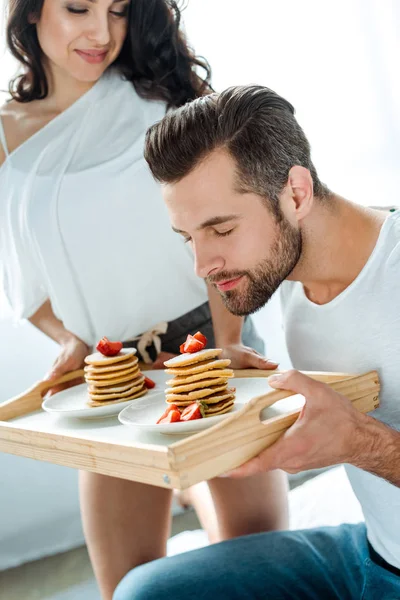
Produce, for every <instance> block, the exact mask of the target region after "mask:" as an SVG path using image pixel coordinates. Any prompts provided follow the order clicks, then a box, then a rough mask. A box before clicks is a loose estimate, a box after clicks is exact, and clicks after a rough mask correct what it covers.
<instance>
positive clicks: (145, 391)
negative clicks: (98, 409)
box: [87, 388, 147, 407]
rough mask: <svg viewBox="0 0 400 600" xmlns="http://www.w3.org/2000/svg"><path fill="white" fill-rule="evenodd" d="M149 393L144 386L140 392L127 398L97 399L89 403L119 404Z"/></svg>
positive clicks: (99, 404) (90, 404)
mask: <svg viewBox="0 0 400 600" xmlns="http://www.w3.org/2000/svg"><path fill="white" fill-rule="evenodd" d="M145 394H147V389H146V388H144V389H142V390H141V391H140V392H137V393H136V394H133V395H132V396H128V397H127V398H120V399H118V400H106V401H105V402H98V401H97V400H89V401H88V402H87V404H88V405H89V406H93V407H95V406H106V405H108V404H118V403H119V402H128V401H129V400H135V399H136V398H141V397H142V396H144V395H145Z"/></svg>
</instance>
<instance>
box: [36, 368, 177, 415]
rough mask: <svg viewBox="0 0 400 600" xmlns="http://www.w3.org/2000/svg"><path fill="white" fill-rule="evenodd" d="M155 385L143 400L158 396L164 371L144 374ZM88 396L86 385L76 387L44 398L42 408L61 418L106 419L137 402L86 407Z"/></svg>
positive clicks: (164, 378) (163, 378)
mask: <svg viewBox="0 0 400 600" xmlns="http://www.w3.org/2000/svg"><path fill="white" fill-rule="evenodd" d="M146 374H147V375H148V376H149V377H150V378H151V379H152V380H153V381H154V382H155V383H156V387H155V388H153V389H151V390H149V391H148V392H147V394H146V396H143V398H146V399H147V398H149V397H152V396H154V395H158V393H159V392H160V391H161V390H164V388H165V381H166V380H167V379H168V376H167V375H166V373H164V371H161V370H160V371H150V372H146V373H145V375H146ZM88 400H89V396H88V393H87V385H86V383H82V384H81V385H76V386H74V387H72V388H68V389H67V390H63V391H62V392H58V394H54V396H50V398H46V399H45V400H44V401H43V403H42V408H43V410H45V411H46V412H49V413H54V414H57V415H60V416H63V417H80V418H85V419H87V418H92V419H93V418H98V417H108V416H111V415H117V414H118V413H120V412H121V410H123V409H124V408H126V407H129V404H131V402H137V400H127V401H126V402H118V403H117V404H109V405H108V406H107V405H105V406H93V407H90V406H88V405H87V401H88Z"/></svg>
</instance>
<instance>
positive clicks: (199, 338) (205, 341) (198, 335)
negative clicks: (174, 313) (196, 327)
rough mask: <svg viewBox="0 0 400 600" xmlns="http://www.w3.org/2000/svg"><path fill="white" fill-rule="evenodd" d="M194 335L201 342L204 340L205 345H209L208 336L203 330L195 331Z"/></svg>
mask: <svg viewBox="0 0 400 600" xmlns="http://www.w3.org/2000/svg"><path fill="white" fill-rule="evenodd" d="M193 337H194V338H196V340H199V342H202V343H203V344H204V347H206V346H207V338H206V336H205V335H203V334H202V333H201V331H198V332H197V333H195V334H194V336H193Z"/></svg>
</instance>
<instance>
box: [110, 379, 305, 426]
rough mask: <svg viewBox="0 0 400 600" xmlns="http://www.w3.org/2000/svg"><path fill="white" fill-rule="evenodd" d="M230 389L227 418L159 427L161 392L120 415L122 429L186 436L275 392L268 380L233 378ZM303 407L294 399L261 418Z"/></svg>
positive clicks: (277, 405)
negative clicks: (231, 401) (232, 390)
mask: <svg viewBox="0 0 400 600" xmlns="http://www.w3.org/2000/svg"><path fill="white" fill-rule="evenodd" d="M229 385H232V386H233V387H235V388H236V400H235V404H234V405H233V409H232V410H231V411H229V412H228V413H225V414H224V415H217V416H215V417H207V418H206V419H195V420H194V421H184V422H178V423H160V424H159V425H157V423H156V422H157V420H158V419H159V418H160V416H161V415H162V414H163V412H164V410H165V409H166V402H165V394H164V392H160V393H159V394H154V395H153V396H152V397H149V396H145V397H144V398H139V399H138V400H134V401H133V402H132V404H131V405H130V406H127V407H126V408H124V410H122V411H121V412H120V414H119V415H118V419H119V420H120V421H121V423H122V424H123V425H127V426H128V427H134V428H139V429H141V430H142V431H147V432H157V433H164V434H167V435H168V434H169V435H177V434H182V435H187V434H189V433H195V432H196V431H201V430H202V429H207V428H208V427H212V425H215V424H216V423H218V422H219V421H222V420H223V419H226V418H227V417H229V416H230V415H231V414H232V413H233V412H236V411H238V410H240V409H241V408H243V405H244V404H246V402H248V401H249V400H251V398H254V397H256V396H260V395H262V394H266V393H268V392H270V391H272V388H271V387H270V386H269V385H268V383H267V380H266V379H265V377H243V378H238V379H235V378H234V379H230V380H229ZM300 398H302V397H300ZM303 403H304V400H300V399H299V396H291V397H290V398H287V399H285V400H281V401H280V402H277V403H276V404H274V406H273V407H270V408H267V409H265V410H263V411H262V414H261V418H262V419H268V418H270V417H272V416H275V415H277V414H282V413H285V412H289V411H291V410H295V409H297V408H299V407H300V406H302V404H303Z"/></svg>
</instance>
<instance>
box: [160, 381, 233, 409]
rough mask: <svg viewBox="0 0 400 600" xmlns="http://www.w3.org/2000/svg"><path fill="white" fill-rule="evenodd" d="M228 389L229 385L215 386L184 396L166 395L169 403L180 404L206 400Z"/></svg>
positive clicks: (187, 393) (184, 393) (186, 393)
mask: <svg viewBox="0 0 400 600" xmlns="http://www.w3.org/2000/svg"><path fill="white" fill-rule="evenodd" d="M226 389H227V384H225V385H215V386H210V387H208V388H203V389H202V390H193V391H192V392H183V393H182V394H166V398H167V402H172V403H173V404H178V403H179V402H189V403H190V402H195V400H200V399H203V398H206V397H207V396H212V395H213V394H216V393H219V392H224V391H225V390H226Z"/></svg>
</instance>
